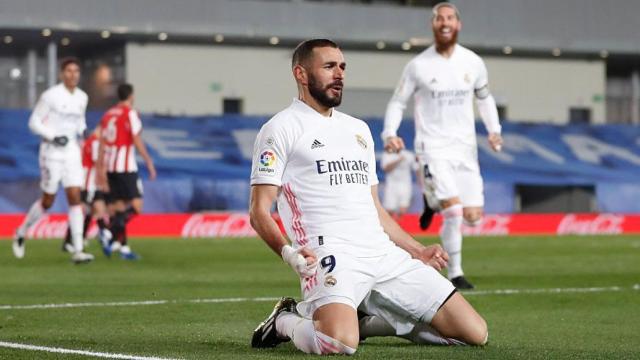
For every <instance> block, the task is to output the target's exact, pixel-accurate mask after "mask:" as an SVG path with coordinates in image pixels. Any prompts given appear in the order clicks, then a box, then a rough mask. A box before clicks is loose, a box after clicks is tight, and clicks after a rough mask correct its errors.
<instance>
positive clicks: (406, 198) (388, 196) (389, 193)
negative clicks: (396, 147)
mask: <svg viewBox="0 0 640 360" xmlns="http://www.w3.org/2000/svg"><path fill="white" fill-rule="evenodd" d="M380 166H381V167H382V170H383V171H384V176H385V177H384V179H385V184H384V201H383V205H384V208H385V210H387V211H388V212H389V214H390V215H391V216H392V217H394V218H395V219H396V220H397V219H399V218H400V217H401V216H402V215H404V214H405V213H406V212H407V209H409V206H410V205H411V196H412V195H413V185H412V183H413V182H412V181H411V180H412V178H411V174H412V173H413V172H414V171H416V169H417V168H418V165H417V163H416V158H415V155H414V154H413V153H412V152H411V151H409V150H406V149H403V150H401V151H400V152H389V151H385V152H383V153H382V159H381V160H380Z"/></svg>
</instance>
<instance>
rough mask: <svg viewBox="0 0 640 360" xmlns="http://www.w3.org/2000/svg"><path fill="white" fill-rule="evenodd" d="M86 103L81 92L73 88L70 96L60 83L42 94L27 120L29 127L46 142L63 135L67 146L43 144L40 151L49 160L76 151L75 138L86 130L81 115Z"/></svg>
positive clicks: (84, 110)
mask: <svg viewBox="0 0 640 360" xmlns="http://www.w3.org/2000/svg"><path fill="white" fill-rule="evenodd" d="M88 101H89V97H88V96H87V94H86V93H85V92H84V91H82V90H80V89H79V88H77V87H76V88H75V89H74V91H73V93H71V92H69V90H67V88H66V87H65V86H64V84H62V83H60V84H58V85H55V86H52V87H51V88H49V89H47V90H46V91H45V92H44V93H42V95H41V96H40V99H39V100H38V103H37V104H36V106H35V108H34V109H33V113H31V117H30V118H29V128H30V129H31V131H33V132H34V133H35V134H36V135H39V136H40V137H42V139H43V140H45V141H47V142H50V141H52V140H53V138H54V137H56V136H66V137H67V138H68V139H69V143H68V144H67V145H66V146H63V147H59V146H53V145H51V144H48V143H47V142H43V144H42V145H41V146H40V149H41V151H47V153H48V156H49V157H50V158H52V157H58V156H59V157H64V154H65V153H67V152H68V151H74V152H75V151H76V150H77V151H79V146H78V143H77V138H78V136H80V135H82V133H83V132H84V130H85V129H86V128H87V124H86V119H85V112H86V110H87V102H88Z"/></svg>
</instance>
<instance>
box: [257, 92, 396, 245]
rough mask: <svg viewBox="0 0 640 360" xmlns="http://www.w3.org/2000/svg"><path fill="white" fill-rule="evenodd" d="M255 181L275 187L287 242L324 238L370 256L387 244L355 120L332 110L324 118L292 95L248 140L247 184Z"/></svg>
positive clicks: (368, 150) (369, 146)
mask: <svg viewBox="0 0 640 360" xmlns="http://www.w3.org/2000/svg"><path fill="white" fill-rule="evenodd" d="M258 184H271V185H276V186H279V187H280V191H279V194H278V212H279V214H280V217H281V219H282V222H283V224H284V227H285V230H286V232H287V235H288V236H289V238H290V239H291V240H292V242H293V246H294V247H300V246H305V245H309V246H310V247H312V248H313V247H315V246H318V244H319V243H324V245H326V246H330V247H331V248H345V247H347V248H348V249H347V250H349V249H351V250H354V251H357V253H358V254H359V255H361V256H369V255H371V256H374V255H381V254H384V253H385V252H386V251H387V250H386V249H388V248H389V247H390V246H394V245H393V243H392V242H391V240H390V239H389V237H388V236H387V234H386V233H385V232H384V231H383V229H382V226H381V225H380V221H379V219H378V213H377V210H376V207H375V205H374V202H373V198H372V195H371V186H373V185H376V184H378V178H377V176H376V160H375V153H374V148H373V139H372V137H371V132H370V130H369V127H368V126H367V125H366V124H365V123H364V122H363V121H361V120H358V119H356V118H353V117H351V116H349V115H346V114H343V113H340V112H338V111H336V110H335V109H333V111H332V114H331V116H330V117H324V116H322V115H321V114H320V113H318V112H317V111H315V110H314V109H313V108H311V107H309V106H308V105H306V104H305V103H304V102H302V101H300V100H297V99H294V101H293V103H292V104H291V105H290V106H289V107H288V108H286V109H285V110H283V111H281V112H280V113H278V114H276V115H275V116H274V117H273V118H271V119H270V120H269V121H268V122H267V123H266V124H265V125H264V126H263V127H262V129H261V130H260V133H259V134H258V136H257V138H256V142H255V144H254V156H253V166H252V171H251V185H258ZM320 236H322V237H323V240H322V241H320V240H319V237H320Z"/></svg>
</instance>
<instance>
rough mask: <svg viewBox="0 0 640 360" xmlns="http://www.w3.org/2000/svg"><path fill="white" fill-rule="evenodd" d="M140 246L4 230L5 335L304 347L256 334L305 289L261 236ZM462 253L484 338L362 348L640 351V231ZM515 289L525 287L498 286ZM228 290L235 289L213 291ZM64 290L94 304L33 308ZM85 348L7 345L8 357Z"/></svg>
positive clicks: (483, 246)
mask: <svg viewBox="0 0 640 360" xmlns="http://www.w3.org/2000/svg"><path fill="white" fill-rule="evenodd" d="M423 240H424V241H425V242H433V241H436V239H423ZM132 247H133V249H134V250H136V251H138V252H139V253H140V254H141V255H142V260H140V261H138V262H126V261H123V260H120V259H119V258H113V259H106V258H104V256H102V254H101V253H100V251H99V248H98V246H97V244H96V243H95V242H93V243H92V244H91V245H90V247H89V251H90V252H93V253H94V254H95V255H96V261H95V262H94V263H92V264H88V265H84V266H75V265H73V264H72V263H71V262H70V261H69V258H68V256H67V254H63V253H62V252H61V251H60V242H59V241H29V242H27V254H26V257H25V258H24V259H22V260H16V259H14V258H13V255H12V254H11V242H10V241H0V342H7V343H20V344H28V345H37V346H46V347H52V348H64V349H75V350H85V351H92V352H101V353H115V354H129V355H137V356H147V357H152V356H156V357H162V358H182V359H282V358H303V357H307V356H308V355H304V354H302V353H301V352H298V351H297V350H296V349H295V348H294V347H293V345H291V343H287V344H283V345H281V346H279V347H277V348H275V349H268V350H254V349H251V348H250V347H249V341H250V336H251V332H252V330H253V328H254V327H255V326H256V324H257V323H259V322H260V321H261V320H262V319H263V318H264V317H265V316H266V315H267V314H268V313H269V312H270V311H271V308H272V307H273V304H274V301H271V300H269V301H261V300H259V299H258V300H256V299H255V298H261V297H263V298H264V297H266V298H275V297H279V296H283V295H289V296H294V297H296V298H299V288H298V283H297V280H296V278H295V276H294V274H293V272H292V271H291V270H290V269H289V268H288V267H287V266H286V265H285V264H284V263H283V262H282V261H280V260H279V259H278V258H277V257H276V256H275V255H274V254H272V253H271V252H270V250H268V249H267V247H266V245H264V244H263V243H262V241H260V240H259V239H206V240H184V239H183V240H166V239H165V240H160V239H159V240H136V239H134V240H132ZM464 267H465V271H466V274H467V276H468V278H469V279H470V280H471V281H472V282H473V283H475V284H476V286H477V290H478V291H477V292H474V293H467V294H466V295H465V296H466V297H467V299H468V300H469V301H470V302H471V303H472V304H473V305H474V307H476V309H477V310H478V311H479V312H480V314H481V315H483V316H484V317H485V319H486V320H487V322H488V324H489V334H490V336H489V338H490V340H489V345H488V346H485V347H482V348H480V347H475V348H473V347H436V346H416V345H412V344H410V343H408V342H407V341H405V340H402V339H396V338H372V339H367V340H366V342H364V343H363V344H362V345H360V347H359V349H358V352H357V353H356V355H355V358H361V359H427V358H436V359H445V358H446V359H465V360H469V359H516V358H517V359H632V358H635V359H637V358H639V357H640V289H639V287H640V285H638V284H640V238H639V237H634V236H599V237H598V236H583V237H569V236H561V237H470V238H466V239H465V243H464ZM587 288H592V289H591V290H588V289H587ZM507 289H512V290H519V292H515V293H511V294H509V293H507V294H505V293H502V292H500V291H498V290H507ZM537 289H540V290H537ZM550 289H558V290H557V291H552V290H550ZM570 289H582V290H580V291H577V290H573V291H572V290H570ZM230 298H238V299H239V301H236V302H230V301H219V300H217V299H222V300H224V299H230ZM196 299H210V300H209V301H207V302H204V301H203V302H196V301H194V300H196ZM211 299H213V300H211ZM247 299H249V300H247ZM143 301H157V302H158V303H154V304H150V303H145V304H140V303H136V302H143ZM105 302H133V303H131V304H129V305H123V304H120V306H106V305H105V304H100V303H105ZM65 303H69V304H77V303H87V305H91V306H82V307H68V308H64V307H61V308H44V309H43V308H24V305H32V304H65ZM19 306H22V308H19ZM309 357H313V358H316V357H315V356H309ZM86 358H89V357H87V356H83V355H72V354H71V355H70V354H56V353H50V352H43V351H31V350H22V349H10V348H6V347H1V346H0V359H86Z"/></svg>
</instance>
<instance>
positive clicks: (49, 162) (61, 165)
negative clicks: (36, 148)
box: [39, 144, 84, 194]
mask: <svg viewBox="0 0 640 360" xmlns="http://www.w3.org/2000/svg"><path fill="white" fill-rule="evenodd" d="M43 145H45V146H46V144H43ZM73 145H74V144H67V146H73ZM50 146H53V145H50ZM76 146H77V145H76ZM61 155H62V154H61V153H60V152H58V153H55V154H52V153H51V152H49V151H43V147H42V146H41V148H40V157H39V162H40V188H41V189H42V191H43V192H45V193H47V194H55V193H57V192H58V185H59V184H60V182H62V187H63V188H65V189H66V188H69V187H82V184H83V181H84V171H83V168H82V158H81V154H80V148H78V151H75V150H72V151H66V152H64V156H61Z"/></svg>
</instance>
